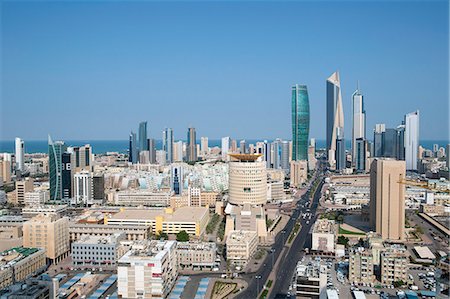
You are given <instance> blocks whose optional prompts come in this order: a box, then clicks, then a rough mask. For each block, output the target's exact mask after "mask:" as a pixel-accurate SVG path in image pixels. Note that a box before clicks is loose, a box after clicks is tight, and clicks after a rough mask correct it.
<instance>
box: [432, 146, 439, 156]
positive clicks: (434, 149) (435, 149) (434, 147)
mask: <svg viewBox="0 0 450 299" xmlns="http://www.w3.org/2000/svg"><path fill="white" fill-rule="evenodd" d="M438 151H439V144H437V143H435V144H433V157H436V156H437V153H438Z"/></svg>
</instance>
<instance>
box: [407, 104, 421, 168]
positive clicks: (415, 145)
mask: <svg viewBox="0 0 450 299" xmlns="http://www.w3.org/2000/svg"><path fill="white" fill-rule="evenodd" d="M418 149H419V110H417V111H415V112H411V113H408V114H406V115H405V161H406V169H407V170H417V160H418V159H419V155H418Z"/></svg>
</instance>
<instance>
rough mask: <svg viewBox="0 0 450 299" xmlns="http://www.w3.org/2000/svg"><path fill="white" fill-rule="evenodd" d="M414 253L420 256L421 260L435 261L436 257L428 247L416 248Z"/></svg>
mask: <svg viewBox="0 0 450 299" xmlns="http://www.w3.org/2000/svg"><path fill="white" fill-rule="evenodd" d="M414 251H415V252H416V253H417V254H418V256H419V257H420V258H421V259H430V260H433V259H435V258H436V256H435V255H434V254H433V253H432V252H431V250H430V248H428V247H426V246H415V247H414Z"/></svg>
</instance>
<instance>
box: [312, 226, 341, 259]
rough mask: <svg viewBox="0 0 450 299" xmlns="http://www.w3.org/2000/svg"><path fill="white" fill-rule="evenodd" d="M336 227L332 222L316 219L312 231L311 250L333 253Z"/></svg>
mask: <svg viewBox="0 0 450 299" xmlns="http://www.w3.org/2000/svg"><path fill="white" fill-rule="evenodd" d="M335 239H336V225H335V223H334V221H333V220H328V219H318V220H317V221H316V223H315V224H314V228H313V231H312V248H311V249H312V250H314V251H320V252H334V250H335Z"/></svg>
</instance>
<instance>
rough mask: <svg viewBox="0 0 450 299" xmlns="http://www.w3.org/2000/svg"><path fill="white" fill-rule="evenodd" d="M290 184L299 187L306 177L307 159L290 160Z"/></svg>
mask: <svg viewBox="0 0 450 299" xmlns="http://www.w3.org/2000/svg"><path fill="white" fill-rule="evenodd" d="M290 174H291V186H293V187H300V186H301V185H302V184H303V183H304V182H306V180H307V179H308V161H291V171H290Z"/></svg>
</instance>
